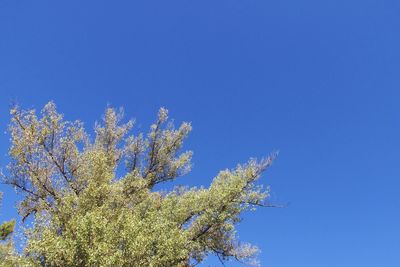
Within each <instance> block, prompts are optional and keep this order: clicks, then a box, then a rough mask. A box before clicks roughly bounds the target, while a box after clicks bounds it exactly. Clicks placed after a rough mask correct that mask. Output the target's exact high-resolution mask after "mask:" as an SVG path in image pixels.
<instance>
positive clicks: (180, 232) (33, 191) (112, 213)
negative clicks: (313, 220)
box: [3, 102, 275, 266]
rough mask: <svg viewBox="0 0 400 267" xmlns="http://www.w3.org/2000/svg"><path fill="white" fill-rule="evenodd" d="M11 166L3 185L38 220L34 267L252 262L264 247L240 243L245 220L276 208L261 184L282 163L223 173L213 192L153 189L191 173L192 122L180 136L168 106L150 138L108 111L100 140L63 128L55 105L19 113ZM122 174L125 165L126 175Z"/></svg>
mask: <svg viewBox="0 0 400 267" xmlns="http://www.w3.org/2000/svg"><path fill="white" fill-rule="evenodd" d="M11 115H12V122H11V125H10V134H11V142H12V146H11V149H10V152H9V154H10V157H11V159H12V160H11V163H10V164H9V166H8V175H7V176H4V177H3V180H4V182H5V183H7V184H9V185H12V186H13V187H14V188H15V189H17V191H18V192H20V193H21V194H22V195H23V200H22V201H21V202H20V203H19V213H20V214H21V216H22V218H23V220H25V219H26V218H28V217H29V216H33V218H34V224H33V226H32V227H31V228H29V230H28V231H27V245H26V248H25V252H24V256H25V262H27V261H29V264H30V265H31V266H36V265H37V266H192V265H195V264H197V263H200V262H202V261H203V260H204V259H205V257H206V256H207V255H208V254H210V253H212V254H216V255H217V256H218V257H219V258H220V259H221V260H228V259H231V258H234V259H236V260H238V261H241V262H247V263H249V262H251V261H252V259H253V258H254V256H255V254H256V252H257V248H256V247H254V246H251V245H248V244H242V243H241V242H239V240H237V238H236V231H235V225H236V224H237V223H238V222H239V220H240V214H241V213H242V212H243V211H245V210H248V209H252V208H254V207H256V206H268V204H266V203H265V199H266V197H267V196H268V190H263V189H262V188H261V187H260V186H257V185H255V181H256V180H257V179H258V178H259V177H260V175H261V174H262V173H263V171H264V170H265V169H267V168H268V167H269V166H270V165H271V163H272V160H273V158H274V156H275V155H272V156H270V157H268V158H266V159H264V160H261V161H256V160H254V159H251V160H250V161H249V162H248V163H247V164H245V165H238V166H237V167H236V168H235V169H234V170H224V171H221V172H220V173H219V174H218V175H217V176H216V177H215V178H214V180H213V182H212V184H211V186H210V187H209V188H202V187H201V188H186V187H175V188H174V189H173V190H171V191H163V190H156V189H155V186H156V185H158V184H161V183H164V182H166V181H172V180H175V179H176V178H178V177H180V176H183V175H184V174H186V173H188V172H189V171H190V167H191V162H190V160H191V156H192V153H191V152H190V151H186V152H181V150H182V144H183V141H184V139H185V138H186V137H187V135H188V134H189V132H190V130H191V125H190V124H189V123H182V124H181V125H180V127H179V128H177V129H176V128H174V126H173V125H172V123H171V122H169V121H168V118H167V117H168V112H167V110H166V109H164V108H161V109H160V110H159V113H158V117H157V120H156V122H155V123H154V124H153V125H152V126H151V128H150V131H149V133H148V134H147V135H143V134H138V135H132V134H131V128H132V127H133V124H134V123H133V121H128V122H127V123H122V117H123V113H122V111H118V112H117V111H116V110H115V109H112V108H108V109H106V111H105V115H104V117H103V121H102V123H99V124H96V126H95V138H94V139H93V140H92V139H91V138H90V137H89V135H88V134H87V133H86V132H85V130H84V128H83V124H82V123H81V122H79V121H75V122H69V121H64V120H63V116H62V115H60V114H59V113H58V112H57V111H56V107H55V105H54V103H52V102H50V103H48V104H47V105H46V106H45V107H44V108H43V110H42V111H41V113H40V116H38V115H37V114H36V113H35V111H34V110H22V109H20V108H19V107H15V108H13V109H12V110H11ZM121 166H125V171H122V170H121V169H122V168H121Z"/></svg>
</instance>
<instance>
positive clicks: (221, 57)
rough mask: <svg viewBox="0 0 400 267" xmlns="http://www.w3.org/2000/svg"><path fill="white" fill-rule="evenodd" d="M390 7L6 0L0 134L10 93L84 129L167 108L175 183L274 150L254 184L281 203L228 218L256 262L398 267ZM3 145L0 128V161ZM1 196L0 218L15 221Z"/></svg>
mask: <svg viewBox="0 0 400 267" xmlns="http://www.w3.org/2000/svg"><path fill="white" fill-rule="evenodd" d="M399 11H400V2H399V1H385V0H379V1H378V0H376V1H370V0H363V1H361V0H359V1H356V0H335V1H320V0H319V1H317V0H314V1H311V0H305V1H299V0H286V1H268V0H241V1H237V0H221V1H219V0H217V1H215V0H214V1H208V0H202V1H175V0H171V1H99V0H96V1H16V0H2V1H1V2H0V92H1V94H0V96H1V98H0V118H1V120H0V130H1V133H3V132H4V131H5V130H6V127H7V124H8V122H9V116H8V108H9V104H10V103H11V102H13V101H17V102H18V103H20V104H21V105H22V106H24V107H27V108H30V107H35V108H41V107H42V106H43V105H44V104H45V103H46V102H47V101H49V100H54V101H55V102H56V103H57V105H58V108H59V110H60V111H61V112H62V113H64V114H65V116H66V118H67V119H82V120H83V121H84V122H85V124H86V125H87V126H88V127H89V128H90V127H92V126H93V124H94V121H95V120H96V119H98V118H99V117H100V115H101V113H102V112H103V110H104V108H105V107H106V106H107V104H110V105H112V106H116V107H119V106H123V107H125V111H126V114H127V115H128V117H134V118H136V119H137V121H138V123H139V126H140V127H141V129H143V130H147V129H148V126H149V124H150V123H151V122H152V119H153V118H154V116H155V114H156V111H157V109H158V108H159V107H160V106H165V107H167V108H168V109H169V110H170V114H171V116H172V117H173V118H175V120H176V122H177V123H179V122H181V121H183V120H186V121H191V122H192V124H193V128H194V130H193V133H192V134H191V136H190V138H189V140H188V142H187V146H186V147H187V148H189V149H193V150H194V152H195V154H194V155H195V156H194V164H195V166H194V170H193V172H192V174H191V175H190V176H189V177H188V178H187V179H186V180H184V179H182V180H181V181H180V182H181V183H188V184H204V185H208V184H209V183H210V181H211V179H212V177H213V176H214V175H215V174H216V173H217V172H218V170H220V169H223V168H226V167H229V168H231V167H234V166H235V165H236V163H238V162H245V161H246V160H247V159H248V158H249V157H252V156H256V157H261V156H264V155H267V154H268V153H269V152H271V151H273V150H274V149H279V150H280V156H279V157H278V159H277V161H276V162H275V164H274V165H273V167H272V168H271V169H270V170H268V172H267V173H266V175H265V176H264V178H263V180H262V181H263V183H265V184H268V185H271V188H272V192H273V196H272V201H274V202H276V203H290V205H289V206H288V207H287V208H283V209H261V210H258V211H257V212H256V213H251V214H245V216H244V220H243V222H242V224H241V226H240V227H239V230H240V232H239V233H240V237H241V239H242V240H244V241H249V242H252V243H254V244H256V245H258V246H259V247H260V248H261V250H262V253H261V255H260V259H261V261H262V264H263V266H271V267H272V266H273V267H293V266H296V267H321V266H324V267H398V266H400V200H399V188H400V163H399V161H400V155H399V150H400V138H399V137H400V105H399V100H400V91H399V90H400V75H399V67H400V49H399V48H400V32H399V29H400V16H399ZM8 147H9V140H8V136H7V135H6V134H4V135H3V137H2V138H1V139H0V155H1V156H0V165H1V166H3V167H4V166H5V165H6V164H7V158H6V156H5V155H6V153H7V149H8ZM0 190H1V191H4V192H5V199H4V203H3V207H2V209H1V213H2V214H1V216H0V220H3V219H8V218H12V217H15V216H17V215H16V213H15V211H14V208H13V205H14V204H15V200H16V196H15V194H14V193H13V191H12V190H10V189H9V188H7V187H5V186H3V185H1V186H0ZM204 266H218V265H217V262H216V261H215V259H211V260H210V261H209V262H208V263H207V264H204ZM227 266H238V265H237V264H234V263H228V264H227Z"/></svg>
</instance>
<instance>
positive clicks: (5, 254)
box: [0, 192, 17, 267]
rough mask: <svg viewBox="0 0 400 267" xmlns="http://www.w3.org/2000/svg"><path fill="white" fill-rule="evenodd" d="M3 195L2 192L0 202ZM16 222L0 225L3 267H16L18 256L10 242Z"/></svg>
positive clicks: (0, 257) (0, 252)
mask: <svg viewBox="0 0 400 267" xmlns="http://www.w3.org/2000/svg"><path fill="white" fill-rule="evenodd" d="M1 198H2V193H1V192H0V201H1ZM14 226H15V221H14V220H12V221H8V222H4V223H3V224H0V263H1V264H2V265H1V266H10V267H11V266H15V263H16V259H17V255H16V254H15V251H14V249H13V244H12V242H11V240H10V237H11V234H12V233H13V232H14Z"/></svg>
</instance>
